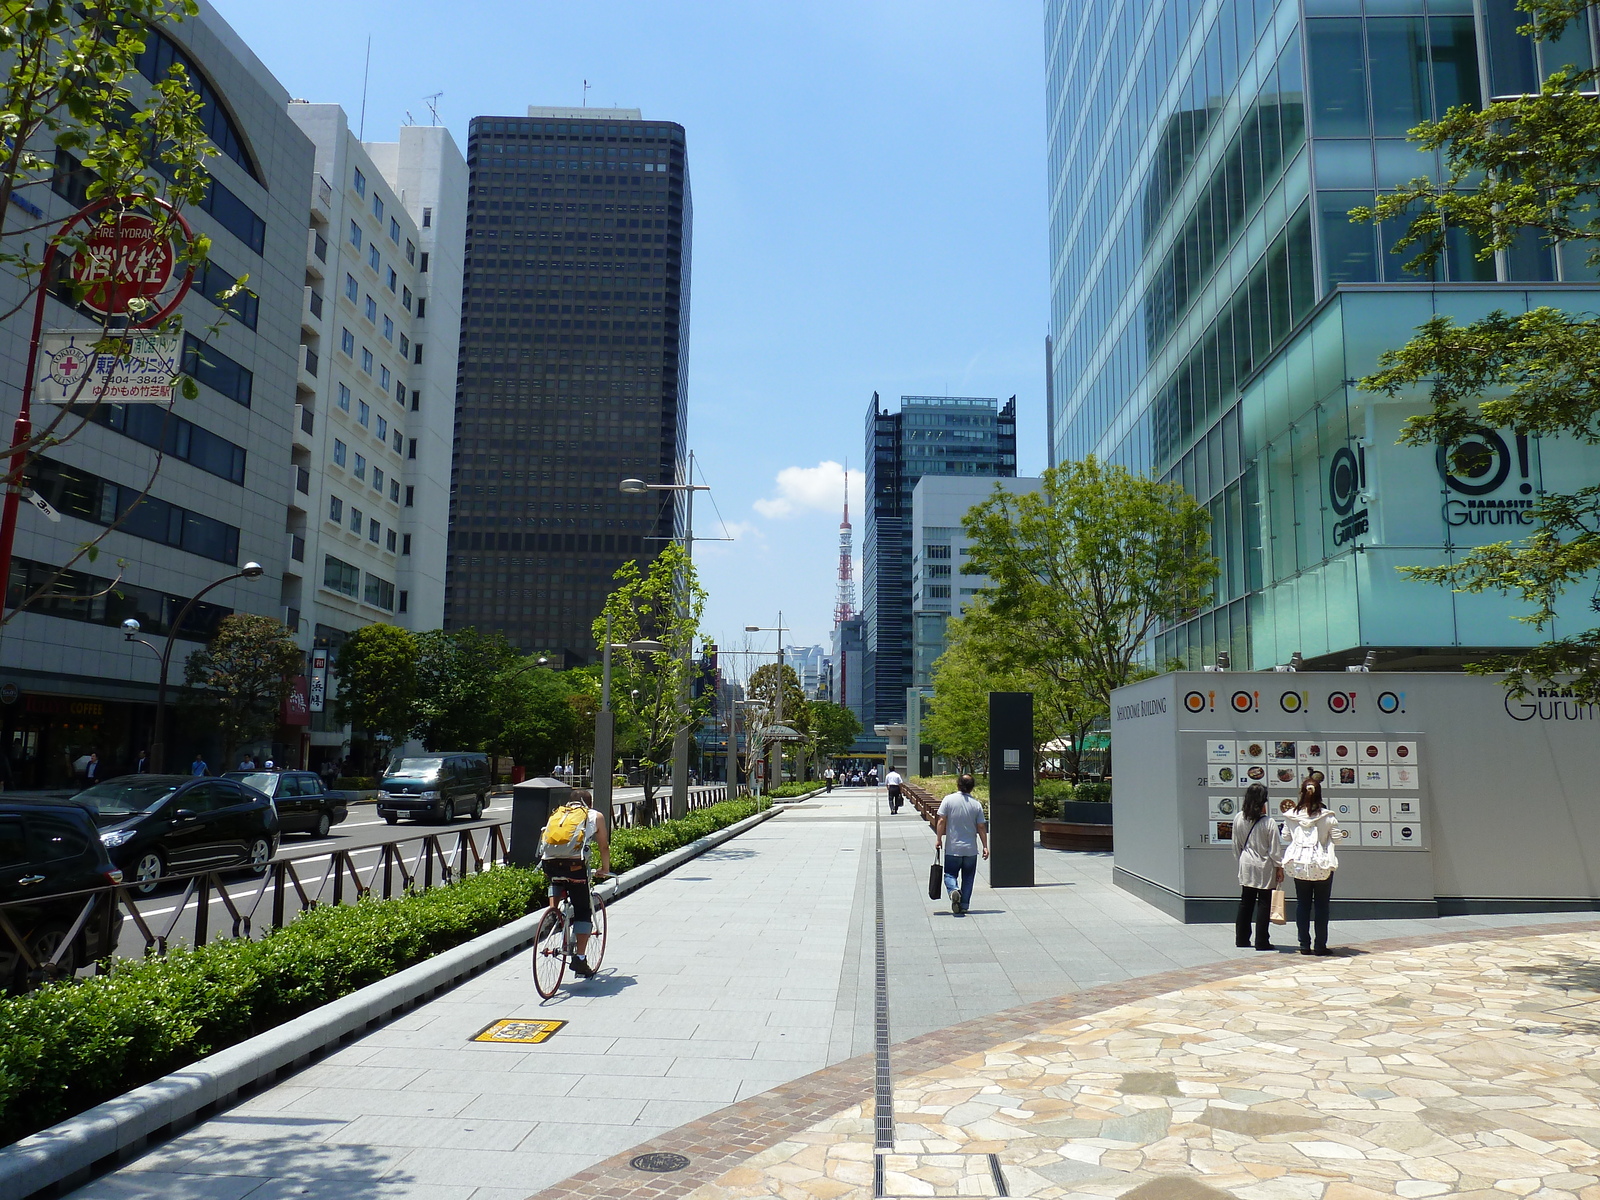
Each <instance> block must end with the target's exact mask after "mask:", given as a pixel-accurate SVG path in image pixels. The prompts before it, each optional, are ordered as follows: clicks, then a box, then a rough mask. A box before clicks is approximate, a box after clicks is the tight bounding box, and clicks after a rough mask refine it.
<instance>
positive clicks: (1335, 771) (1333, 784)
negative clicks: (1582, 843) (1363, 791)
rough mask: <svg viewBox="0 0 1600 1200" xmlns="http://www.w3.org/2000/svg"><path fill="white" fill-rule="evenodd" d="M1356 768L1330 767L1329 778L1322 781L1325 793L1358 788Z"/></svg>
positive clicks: (1331, 765)
mask: <svg viewBox="0 0 1600 1200" xmlns="http://www.w3.org/2000/svg"><path fill="white" fill-rule="evenodd" d="M1356 783H1357V779H1356V768H1355V767H1353V766H1350V767H1341V766H1336V765H1334V764H1332V763H1330V764H1329V765H1328V777H1327V778H1326V779H1325V780H1323V781H1322V790H1323V791H1336V790H1338V789H1339V788H1353V787H1355V786H1356Z"/></svg>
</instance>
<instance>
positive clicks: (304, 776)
mask: <svg viewBox="0 0 1600 1200" xmlns="http://www.w3.org/2000/svg"><path fill="white" fill-rule="evenodd" d="M222 777H223V778H224V779H237V780H238V781H239V782H240V783H242V784H245V785H246V786H248V787H253V788H255V790H256V791H258V792H261V793H262V794H264V795H267V796H271V797H272V802H273V803H274V804H276V805H277V806H278V820H279V822H280V824H281V829H282V832H284V833H311V834H315V835H316V836H317V837H319V838H325V837H327V836H328V831H329V830H330V829H332V828H333V827H334V826H335V825H337V824H339V822H340V821H343V820H344V819H345V817H346V816H348V815H349V812H350V810H349V808H348V807H347V806H346V801H345V795H344V793H343V792H330V791H329V790H328V789H327V787H326V786H324V784H323V782H322V777H321V776H319V775H317V774H316V773H315V772H313V771H227V772H224V773H223V776H222Z"/></svg>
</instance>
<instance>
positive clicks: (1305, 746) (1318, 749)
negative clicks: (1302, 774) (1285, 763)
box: [1296, 738, 1327, 768]
mask: <svg viewBox="0 0 1600 1200" xmlns="http://www.w3.org/2000/svg"><path fill="white" fill-rule="evenodd" d="M1296 759H1297V761H1298V762H1299V763H1300V765H1301V766H1303V767H1318V768H1322V767H1325V766H1326V765H1327V747H1326V746H1324V745H1323V743H1322V742H1321V741H1320V740H1318V739H1316V738H1313V739H1311V740H1310V741H1302V742H1301V743H1300V752H1299V754H1298V755H1297V756H1296Z"/></svg>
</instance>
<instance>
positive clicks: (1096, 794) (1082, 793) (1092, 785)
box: [1072, 779, 1111, 804]
mask: <svg viewBox="0 0 1600 1200" xmlns="http://www.w3.org/2000/svg"><path fill="white" fill-rule="evenodd" d="M1072 798H1073V799H1074V800H1087V801H1089V802H1091V803H1094V804H1110V803H1111V784H1110V783H1109V782H1107V781H1106V780H1103V779H1096V780H1087V781H1085V782H1083V783H1080V784H1079V785H1078V786H1077V789H1076V794H1075V795H1074V796H1073V797H1072Z"/></svg>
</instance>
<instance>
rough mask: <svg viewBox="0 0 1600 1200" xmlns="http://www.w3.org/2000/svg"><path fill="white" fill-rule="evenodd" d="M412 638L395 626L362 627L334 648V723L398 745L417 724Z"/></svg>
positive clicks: (414, 652)
mask: <svg viewBox="0 0 1600 1200" xmlns="http://www.w3.org/2000/svg"><path fill="white" fill-rule="evenodd" d="M417 653H418V650H417V638H416V635H415V634H413V633H411V632H410V631H409V630H406V629H401V628H399V627H398V626H395V625H387V624H383V623H381V622H380V623H377V624H373V625H365V626H363V627H362V628H360V629H358V630H356V631H355V632H354V633H352V634H351V635H350V637H349V639H348V640H347V641H346V642H345V644H344V645H343V646H342V647H341V648H340V650H339V658H338V662H337V664H336V665H335V670H336V671H337V672H338V675H339V696H338V700H337V701H336V704H335V711H336V712H337V714H338V717H339V720H341V721H348V722H349V723H350V724H351V725H353V726H354V727H355V728H357V729H362V730H365V731H366V732H367V733H370V734H373V735H376V736H377V737H380V738H384V739H387V740H389V741H391V742H395V743H401V742H404V741H405V740H406V738H407V737H408V736H409V735H410V733H411V729H412V726H414V725H415V724H416V723H417Z"/></svg>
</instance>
